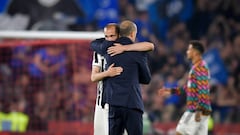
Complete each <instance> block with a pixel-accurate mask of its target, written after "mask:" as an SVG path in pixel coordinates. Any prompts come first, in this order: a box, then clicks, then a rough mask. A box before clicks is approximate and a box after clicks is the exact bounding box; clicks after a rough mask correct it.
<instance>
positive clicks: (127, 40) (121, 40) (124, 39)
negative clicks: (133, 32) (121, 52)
mask: <svg viewBox="0 0 240 135" xmlns="http://www.w3.org/2000/svg"><path fill="white" fill-rule="evenodd" d="M116 42H119V43H121V44H123V45H126V44H132V43H133V41H132V40H131V39H130V38H128V37H120V38H119V39H117V41H116Z"/></svg>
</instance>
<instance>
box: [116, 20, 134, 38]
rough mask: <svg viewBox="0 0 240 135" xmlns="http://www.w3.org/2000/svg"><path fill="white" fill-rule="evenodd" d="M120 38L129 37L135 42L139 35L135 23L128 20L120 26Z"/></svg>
mask: <svg viewBox="0 0 240 135" xmlns="http://www.w3.org/2000/svg"><path fill="white" fill-rule="evenodd" d="M119 27H120V36H122V37H129V38H131V39H132V40H135V38H136V33H137V26H136V24H135V23H134V22H132V21H129V20H126V21H123V22H121V24H120V26H119Z"/></svg>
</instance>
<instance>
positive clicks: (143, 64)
mask: <svg viewBox="0 0 240 135" xmlns="http://www.w3.org/2000/svg"><path fill="white" fill-rule="evenodd" d="M142 55H143V57H142V58H141V59H140V61H139V64H138V66H139V82H140V83H141V84H149V83H150V81H151V73H150V69H149V67H148V60H147V54H146V53H145V52H142Z"/></svg>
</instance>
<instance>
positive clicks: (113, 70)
mask: <svg viewBox="0 0 240 135" xmlns="http://www.w3.org/2000/svg"><path fill="white" fill-rule="evenodd" d="M107 72H108V76H109V77H113V76H117V75H120V74H121V73H122V72H123V68H122V67H114V64H111V65H110V66H109V67H108V69H107Z"/></svg>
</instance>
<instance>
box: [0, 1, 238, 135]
mask: <svg viewBox="0 0 240 135" xmlns="http://www.w3.org/2000/svg"><path fill="white" fill-rule="evenodd" d="M239 3H240V1H239V0H101V1H100V0H0V131H1V133H0V134H4V135H14V134H23V135H70V134H71V135H75V134H76V135H92V134H93V112H94V104H95V97H96V84H95V83H92V82H91V81H90V73H91V60H92V51H91V50H90V49H89V42H90V41H91V40H92V39H94V38H97V37H99V36H101V34H100V35H99V33H101V32H102V28H103V27H104V26H105V25H106V24H107V23H109V22H116V23H118V22H120V21H122V20H125V19H129V20H132V21H134V22H135V23H136V24H137V26H138V35H137V41H140V42H141V41H150V42H153V43H154V44H155V45H156V49H155V51H153V52H151V53H149V65H150V67H151V72H152V81H151V83H150V84H149V85H144V86H142V87H143V91H142V94H143V100H144V103H145V114H144V132H145V135H172V134H174V132H175V131H174V129H175V126H176V122H177V121H178V119H179V117H180V116H181V114H182V113H183V111H184V108H185V106H184V105H185V98H184V97H178V96H171V97H168V98H162V97H159V96H157V95H156V91H157V89H158V88H160V87H162V86H165V87H172V86H176V85H182V84H183V83H184V82H185V80H186V73H187V72H188V70H189V61H187V60H186V58H185V52H186V48H187V42H188V41H189V40H192V39H199V40H201V41H202V42H203V43H204V44H205V47H206V53H205V55H204V59H205V60H206V61H207V62H208V64H209V67H210V70H211V75H212V80H211V100H212V107H213V113H212V115H211V118H212V119H211V120H212V121H209V127H210V131H209V134H214V135H240V115H239V114H240V106H239V104H238V103H239V101H240V8H239V6H238V5H239ZM17 31H23V33H22V34H20V35H19V34H16V33H17ZM24 31H45V32H47V31H48V32H49V31H51V32H57V33H61V34H60V35H64V33H65V34H66V33H67V31H68V32H73V33H75V34H79V38H78V36H76V37H77V38H74V35H75V34H74V35H72V36H70V35H71V34H69V35H68V36H62V37H56V35H57V34H51V35H50V36H49V37H46V36H45V37H44V38H42V36H41V34H39V33H38V34H36V36H34V37H32V36H33V34H32V35H31V34H30V35H29V32H26V33H24ZM83 31H84V32H89V33H87V34H86V33H84V34H83V35H81V34H82V33H81V32H83ZM11 32H13V33H11ZM15 32H16V33H15ZM6 33H11V34H7V36H6ZM22 35H24V36H22ZM54 35H55V36H54ZM84 35H85V36H84ZM89 37H90V38H89Z"/></svg>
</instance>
